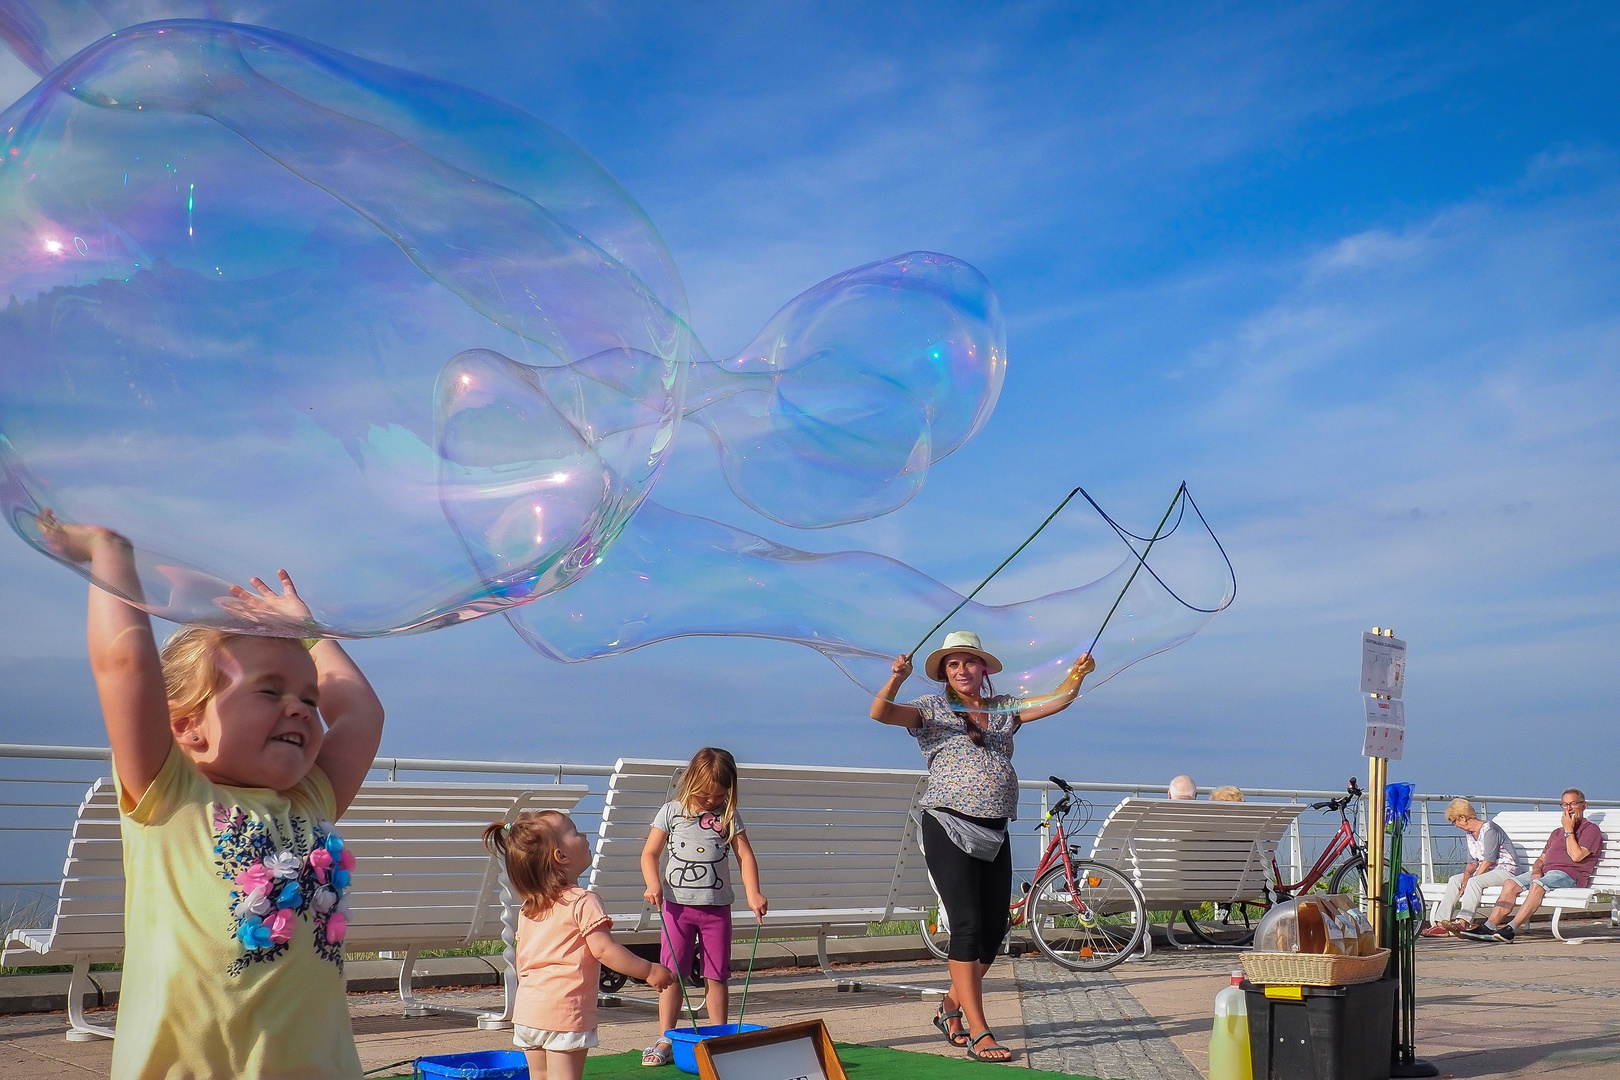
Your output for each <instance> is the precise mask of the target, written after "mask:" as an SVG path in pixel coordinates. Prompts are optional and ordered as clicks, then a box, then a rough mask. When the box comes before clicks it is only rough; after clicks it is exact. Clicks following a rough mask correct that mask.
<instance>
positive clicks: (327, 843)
mask: <svg viewBox="0 0 1620 1080" xmlns="http://www.w3.org/2000/svg"><path fill="white" fill-rule="evenodd" d="M213 811H214V813H213V823H214V854H215V855H217V856H218V858H216V859H215V860H214V861H215V864H216V865H218V867H219V876H220V878H221V879H223V880H225V881H228V882H230V883H231V884H232V886H234V887H233V888H232V889H231V933H232V935H233V936H234V937H235V938H236V939H237V940H238V941H239V942H240V943H241V945H242V950H243V952H242V956H240V957H239V958H238V959H236V960H235V961H234V962H232V964H231V966H230V969H229V971H230V974H232V975H240V974H241V973H242V972H244V971H246V970H247V969H248V967H249V966H250V965H252V964H255V963H263V962H272V961H274V960H275V959H276V958H277V957H279V956H281V955H282V954H283V953H285V952H286V951H287V948H288V943H289V942H290V941H291V940H292V938H293V935H294V934H296V933H298V932H299V924H300V922H301V921H303V922H308V923H310V924H311V931H310V932H312V933H313V935H314V944H315V952H316V954H317V955H319V956H320V957H322V958H323V959H326V960H330V961H332V963H334V964H336V965H337V966H338V968H339V969H340V970H341V969H342V967H343V938H344V937H345V935H347V933H348V927H349V922H348V910H349V901H348V896H347V895H346V894H347V892H348V889H349V880H350V875H351V874H352V872H353V871H354V853H353V852H351V851H350V850H349V849H348V848H346V847H345V846H344V844H343V838H342V837H341V836H339V835H338V834H337V833H335V832H333V831H332V825H331V823H330V822H327V821H321V822H317V823H316V825H315V827H314V828H313V829H312V830H310V834H311V837H312V842H310V843H309V844H307V845H306V844H305V842H304V840H303V832H304V830H303V827H302V826H303V820H302V819H301V818H298V817H293V818H291V819H290V821H289V823H290V825H291V826H292V833H293V835H292V836H290V837H280V836H273V835H271V828H272V827H273V826H274V824H275V823H274V822H273V821H272V822H271V823H270V824H269V825H266V823H265V822H263V821H260V820H259V819H257V818H251V817H249V816H248V815H246V814H245V813H243V812H242V810H241V808H240V807H234V806H233V807H229V808H227V807H224V806H221V805H220V804H218V803H215V804H214V807H213Z"/></svg>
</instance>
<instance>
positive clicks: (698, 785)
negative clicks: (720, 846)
mask: <svg viewBox="0 0 1620 1080" xmlns="http://www.w3.org/2000/svg"><path fill="white" fill-rule="evenodd" d="M707 788H719V789H720V790H721V791H724V792H725V793H726V805H725V809H724V810H723V811H721V814H720V821H721V823H722V824H724V825H725V827H726V840H727V841H731V840H733V839H735V838H736V836H737V759H736V758H734V757H732V756H731V751H730V750H722V749H720V748H719V747H718V746H705V747H704V748H703V749H701V750H699V751H698V752H697V753H695V754H693V755H692V760H691V762H690V763H689V764H688V765H687V766H686V775H685V776H683V777H681V784H680V787H678V788H676V789H675V800H676V801H677V802H679V803H680V804H681V809H682V810H685V811H686V812H687V813H688V814H690V813H692V811H693V806H692V798H693V796H695V795H696V794H697V793H698V792H699V791H703V790H705V789H707Z"/></svg>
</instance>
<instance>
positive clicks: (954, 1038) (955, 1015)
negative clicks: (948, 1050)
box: [934, 1001, 968, 1047]
mask: <svg viewBox="0 0 1620 1080" xmlns="http://www.w3.org/2000/svg"><path fill="white" fill-rule="evenodd" d="M961 1019H962V1010H961V1009H957V1010H956V1011H955V1012H946V1011H945V1003H944V1002H943V1001H942V1002H940V1003H939V1011H938V1012H936V1013H935V1014H934V1026H935V1027H937V1028H939V1033H940V1034H941V1035H943V1036H945V1041H946V1042H948V1043H950V1044H951V1045H952V1046H955V1047H963V1046H966V1045H967V1044H968V1033H967V1025H966V1024H963V1025H962V1026H961V1027H960V1028H958V1029H957V1030H955V1031H952V1030H951V1024H950V1022H951V1021H952V1020H961Z"/></svg>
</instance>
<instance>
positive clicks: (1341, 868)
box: [1328, 857, 1367, 900]
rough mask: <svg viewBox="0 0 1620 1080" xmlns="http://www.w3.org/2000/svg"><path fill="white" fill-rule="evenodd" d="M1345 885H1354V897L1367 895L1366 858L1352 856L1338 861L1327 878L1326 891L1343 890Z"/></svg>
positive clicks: (1358, 897)
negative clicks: (1330, 875) (1331, 874)
mask: <svg viewBox="0 0 1620 1080" xmlns="http://www.w3.org/2000/svg"><path fill="white" fill-rule="evenodd" d="M1345 885H1353V886H1355V896H1356V899H1358V900H1359V899H1360V898H1362V897H1363V896H1366V895H1367V860H1366V859H1363V858H1360V857H1353V858H1350V859H1347V860H1346V861H1344V862H1342V863H1340V864H1339V865H1338V866H1336V867H1335V868H1334V870H1333V876H1332V877H1330V878H1328V892H1330V893H1337V892H1343V891H1344V888H1343V887H1344V886H1345Z"/></svg>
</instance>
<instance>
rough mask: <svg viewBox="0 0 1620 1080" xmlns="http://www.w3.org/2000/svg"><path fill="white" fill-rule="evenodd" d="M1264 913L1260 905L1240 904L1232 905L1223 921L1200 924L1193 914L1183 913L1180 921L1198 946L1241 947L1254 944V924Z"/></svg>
mask: <svg viewBox="0 0 1620 1080" xmlns="http://www.w3.org/2000/svg"><path fill="white" fill-rule="evenodd" d="M1265 913H1266V909H1265V907H1264V906H1262V905H1260V904H1249V903H1240V904H1233V905H1232V906H1231V908H1230V909H1228V910H1227V912H1226V917H1225V918H1224V919H1215V920H1211V921H1210V922H1200V921H1199V920H1198V918H1197V917H1196V916H1195V915H1194V913H1193V912H1191V911H1183V912H1182V913H1181V921H1182V922H1184V923H1186V924H1187V929H1188V930H1190V931H1191V932H1192V936H1193V937H1195V938H1197V939H1198V941H1199V943H1200V944H1204V945H1224V946H1238V947H1241V946H1244V945H1251V944H1253V943H1254V927H1255V924H1256V923H1258V922H1259V921H1260V916H1262V915H1264V914H1265Z"/></svg>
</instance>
